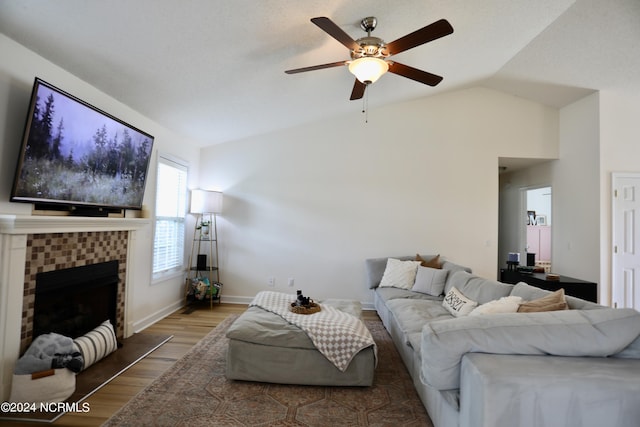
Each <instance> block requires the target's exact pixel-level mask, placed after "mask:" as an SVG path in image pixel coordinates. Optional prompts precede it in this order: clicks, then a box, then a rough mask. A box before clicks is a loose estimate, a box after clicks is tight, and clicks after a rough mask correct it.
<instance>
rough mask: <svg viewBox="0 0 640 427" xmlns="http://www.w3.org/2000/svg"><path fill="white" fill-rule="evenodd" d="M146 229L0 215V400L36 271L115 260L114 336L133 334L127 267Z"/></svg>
mask: <svg viewBox="0 0 640 427" xmlns="http://www.w3.org/2000/svg"><path fill="white" fill-rule="evenodd" d="M148 224H149V220H148V219H138V218H87V217H68V216H36V215H33V216H31V215H0V358H1V363H2V364H1V365H0V380H1V385H2V388H1V389H0V401H5V400H7V399H8V397H9V392H10V384H11V377H12V373H13V366H14V364H15V361H16V360H17V359H18V357H19V355H20V352H21V347H24V346H25V342H26V341H29V340H30V333H31V331H30V329H29V328H30V326H31V325H30V322H31V320H32V319H29V313H31V316H33V301H32V299H33V296H34V295H33V292H35V274H36V273H37V272H39V271H52V270H57V269H62V268H69V267H75V266H81V265H86V264H93V263H96V262H102V261H108V260H114V259H115V260H118V261H119V263H120V267H119V276H120V277H119V285H118V286H119V290H118V313H117V316H118V321H119V322H121V323H120V328H119V330H118V331H117V332H118V335H119V336H122V337H128V336H130V335H131V334H132V333H133V331H131V330H130V329H131V327H130V326H129V325H128V323H127V318H128V316H127V301H128V300H129V293H128V289H127V288H128V286H127V285H126V284H127V283H130V281H129V280H128V278H129V277H131V276H132V271H131V270H132V268H128V267H129V266H131V265H132V263H130V262H129V260H130V257H131V253H132V250H131V249H132V245H134V244H135V241H136V231H138V230H140V229H141V228H142V227H144V226H146V225H148ZM32 287H33V289H32ZM25 299H26V301H25ZM29 309H30V310H31V311H29Z"/></svg>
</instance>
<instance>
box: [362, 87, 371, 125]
mask: <svg viewBox="0 0 640 427" xmlns="http://www.w3.org/2000/svg"><path fill="white" fill-rule="evenodd" d="M367 86H370V85H367ZM368 89H369V88H368ZM362 114H364V122H365V123H369V91H368V90H366V91H365V92H364V97H362Z"/></svg>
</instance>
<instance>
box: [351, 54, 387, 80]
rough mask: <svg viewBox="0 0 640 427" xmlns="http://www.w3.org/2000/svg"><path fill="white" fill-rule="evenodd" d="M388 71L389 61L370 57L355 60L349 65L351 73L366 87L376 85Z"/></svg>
mask: <svg viewBox="0 0 640 427" xmlns="http://www.w3.org/2000/svg"><path fill="white" fill-rule="evenodd" d="M387 71H389V64H388V63H387V61H384V60H382V59H380V58H374V57H370V56H365V57H362V58H358V59H355V60H353V61H351V63H350V64H349V72H351V74H353V75H354V76H356V78H357V79H358V80H360V81H361V82H362V83H364V84H366V85H368V84H371V83H375V82H376V80H378V79H379V78H380V77H381V76H382V75H383V74H384V73H386V72H387Z"/></svg>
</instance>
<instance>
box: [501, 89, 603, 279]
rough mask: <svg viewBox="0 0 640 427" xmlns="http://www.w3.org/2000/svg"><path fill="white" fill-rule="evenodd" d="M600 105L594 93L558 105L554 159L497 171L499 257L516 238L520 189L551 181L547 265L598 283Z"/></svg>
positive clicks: (572, 275) (555, 271) (502, 255)
mask: <svg viewBox="0 0 640 427" xmlns="http://www.w3.org/2000/svg"><path fill="white" fill-rule="evenodd" d="M599 108H600V107H599V95H598V94H597V93H596V94H593V95H589V96H587V97H585V98H583V99H581V100H579V101H577V102H575V103H573V104H571V105H569V106H567V107H564V108H563V109H561V110H560V131H559V138H560V145H559V156H558V160H554V161H550V162H547V163H543V164H541V165H537V166H535V167H531V168H527V169H525V170H521V171H516V172H513V173H507V174H503V176H501V179H500V188H501V193H500V199H501V200H500V203H501V210H500V215H501V229H500V233H501V251H500V253H501V257H502V258H501V259H506V252H510V251H511V252H513V251H517V250H515V249H512V248H513V247H516V248H517V247H518V245H519V242H520V240H519V239H518V238H517V236H518V234H519V230H520V226H519V225H517V224H516V222H517V221H516V220H514V219H513V218H519V217H520V190H521V189H522V188H527V187H537V186H540V185H551V187H552V202H551V205H552V214H553V229H552V232H551V233H552V248H551V269H552V271H553V272H554V273H558V274H562V275H566V276H570V277H576V278H579V279H582V280H589V281H593V282H597V283H600V230H599V224H600V215H601V210H600V206H601V203H600V200H601V198H600V193H599V154H600V148H599V147H600V145H599V144H600V131H599V122H600V118H599ZM514 245H515V246H514ZM502 248H504V249H502ZM510 248H511V249H510Z"/></svg>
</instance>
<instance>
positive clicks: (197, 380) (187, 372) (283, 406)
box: [103, 315, 433, 427]
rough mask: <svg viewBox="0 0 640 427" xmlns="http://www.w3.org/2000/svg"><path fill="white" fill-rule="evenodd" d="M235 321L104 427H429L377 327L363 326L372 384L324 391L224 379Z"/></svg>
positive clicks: (370, 323) (212, 334)
mask: <svg viewBox="0 0 640 427" xmlns="http://www.w3.org/2000/svg"><path fill="white" fill-rule="evenodd" d="M237 317H238V316H237V315H231V316H229V317H227V318H226V319H225V320H224V321H223V322H221V323H220V324H219V325H218V326H217V327H216V328H215V329H214V330H213V331H211V332H210V333H209V334H208V335H207V336H206V337H204V338H203V339H202V340H201V341H200V342H199V343H197V344H196V345H195V346H194V347H193V348H192V349H191V350H190V351H189V352H188V353H187V354H186V355H185V356H184V357H182V358H181V359H180V360H179V361H177V362H176V363H175V364H174V365H173V366H172V367H171V368H169V369H168V370H167V371H166V372H165V373H164V374H162V375H161V376H160V377H159V378H158V379H157V380H155V381H154V382H153V383H152V384H150V385H149V386H148V387H147V388H146V389H144V390H143V391H141V392H140V393H139V394H138V395H137V396H136V397H134V398H133V399H131V401H129V403H127V404H126V405H125V406H124V407H123V408H122V409H120V411H118V412H117V413H116V414H114V416H113V417H111V418H110V419H109V420H108V421H107V422H106V423H105V424H103V426H106V427H111V426H151V425H153V426H189V427H193V426H322V427H325V426H415V427H417V426H421V427H433V424H432V422H431V420H430V419H429V416H428V415H427V412H426V411H425V409H424V406H423V405H422V403H421V402H420V399H419V397H418V395H417V393H416V391H415V389H414V388H413V384H412V382H411V378H410V376H409V374H408V373H407V371H406V368H405V367H404V364H403V363H402V360H401V359H400V355H399V354H398V352H397V351H396V349H395V347H394V345H393V342H392V340H391V337H390V336H389V334H388V333H387V331H386V330H385V329H384V327H383V326H382V323H381V322H380V321H366V322H365V323H366V325H367V327H368V328H369V330H370V331H371V334H372V335H373V338H374V340H375V341H376V343H377V345H378V356H379V357H378V366H377V368H376V374H375V380H374V384H373V385H372V386H371V387H324V386H294V385H281V384H267V383H257V382H245V381H232V380H227V378H226V377H225V364H226V353H227V346H228V339H227V338H226V337H225V333H226V331H227V328H228V327H229V326H230V325H231V323H233V321H234V320H235V319H236V318H237ZM310 374H312V373H310Z"/></svg>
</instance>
